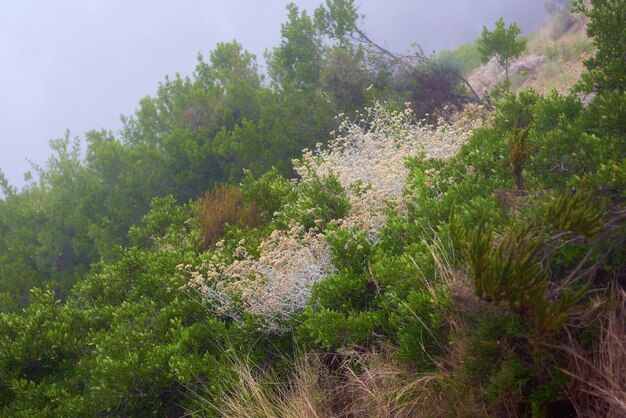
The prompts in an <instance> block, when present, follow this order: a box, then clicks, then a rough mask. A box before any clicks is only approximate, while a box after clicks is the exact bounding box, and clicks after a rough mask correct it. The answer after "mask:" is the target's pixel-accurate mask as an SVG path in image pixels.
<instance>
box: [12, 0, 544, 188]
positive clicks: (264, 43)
mask: <svg viewBox="0 0 626 418" xmlns="http://www.w3.org/2000/svg"><path fill="white" fill-rule="evenodd" d="M294 2H295V3H297V4H298V5H299V6H300V7H301V8H304V9H307V10H310V11H312V10H313V9H314V8H315V7H316V6H317V5H318V4H319V3H321V0H295V1H294ZM543 2H544V0H523V1H522V0H412V1H411V0H357V4H359V11H360V13H361V14H365V15H366V16H365V28H366V30H367V32H368V33H369V34H370V35H371V37H372V38H373V39H375V40H377V41H379V42H380V43H383V44H386V45H388V46H389V47H390V48H391V49H392V50H395V51H404V50H406V49H407V48H408V47H409V46H410V44H411V43H413V42H417V43H419V44H421V45H422V46H423V47H424V51H425V52H429V51H432V50H441V49H449V48H454V47H456V46H458V45H460V44H461V43H464V42H467V41H472V40H474V39H475V38H476V37H478V36H479V35H480V31H481V29H482V26H483V25H488V26H489V25H492V24H493V23H494V22H495V21H496V20H497V19H498V18H499V17H500V16H504V18H505V21H506V22H511V21H516V22H517V23H518V24H519V25H520V27H521V28H522V30H523V31H525V32H529V31H532V30H533V29H535V28H537V27H538V26H539V25H540V23H541V22H542V20H543V19H544V17H545V12H544V8H543ZM287 3H288V1H284V0H178V1H174V0H0V60H1V61H0V169H2V170H3V171H4V172H5V174H6V175H7V177H8V178H9V180H10V181H11V183H12V184H13V185H17V186H21V185H22V184H23V173H24V172H25V171H27V170H28V168H29V164H28V162H27V161H26V158H28V159H30V160H32V161H34V162H35V163H43V162H44V161H45V160H46V158H47V157H48V156H49V155H50V150H49V148H48V141H49V140H50V139H51V138H59V137H61V136H62V135H63V133H64V131H65V129H67V128H69V129H71V131H72V134H73V135H79V136H83V134H84V133H85V132H86V131H89V130H91V129H101V128H106V129H112V130H117V129H119V128H120V122H119V116H120V115H121V114H131V113H132V112H133V110H134V109H135V108H136V105H137V103H138V101H139V99H140V98H142V97H144V96H146V95H151V94H153V93H154V92H155V91H156V88H157V86H158V83H159V82H160V81H162V80H163V79H164V77H165V75H167V74H169V75H173V74H175V73H176V72H179V73H181V74H182V75H188V74H190V73H191V72H192V71H193V68H194V66H195V64H196V55H197V53H198V52H201V53H203V54H204V55H205V56H206V55H208V53H209V51H210V50H211V49H213V47H214V46H215V44H216V43H217V42H221V41H231V40H233V39H236V40H237V41H239V42H240V43H241V44H243V46H244V47H245V48H246V49H248V50H249V51H250V52H253V53H255V54H256V55H257V57H258V59H259V61H262V55H263V51H264V50H265V49H267V48H270V47H272V46H275V45H277V44H278V42H279V39H280V24H281V23H282V22H283V21H284V20H285V16H286V13H285V5H286V4H287Z"/></svg>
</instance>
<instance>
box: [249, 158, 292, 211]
mask: <svg viewBox="0 0 626 418" xmlns="http://www.w3.org/2000/svg"><path fill="white" fill-rule="evenodd" d="M241 193H242V194H243V196H244V198H245V199H246V201H248V202H250V203H252V204H254V205H255V206H256V207H257V208H258V210H259V216H260V218H261V219H262V220H263V221H265V222H267V221H269V220H270V219H272V218H273V217H274V213H275V212H278V211H279V210H280V209H281V208H282V207H283V205H285V204H287V202H289V201H290V198H291V196H293V185H292V184H291V182H290V181H289V180H287V179H286V178H285V177H283V176H282V175H281V174H280V173H279V172H278V170H276V169H275V168H272V169H271V170H270V171H268V172H267V173H265V174H263V175H262V176H261V177H259V178H258V179H254V178H253V177H252V173H250V172H248V173H246V176H245V177H244V178H243V181H242V183H241Z"/></svg>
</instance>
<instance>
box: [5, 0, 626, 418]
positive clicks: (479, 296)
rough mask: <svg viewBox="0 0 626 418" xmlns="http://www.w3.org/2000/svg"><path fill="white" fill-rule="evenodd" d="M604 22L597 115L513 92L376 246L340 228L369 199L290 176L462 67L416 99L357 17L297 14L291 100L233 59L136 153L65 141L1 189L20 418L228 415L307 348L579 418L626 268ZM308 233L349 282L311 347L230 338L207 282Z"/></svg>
mask: <svg viewBox="0 0 626 418" xmlns="http://www.w3.org/2000/svg"><path fill="white" fill-rule="evenodd" d="M592 3H593V4H594V6H596V7H594V9H590V10H589V11H587V13H589V14H590V16H591V18H592V24H591V27H592V31H595V32H593V33H594V34H595V35H594V36H595V37H596V39H597V41H598V56H597V57H596V58H597V59H596V61H594V63H595V64H594V67H593V68H592V71H591V73H590V74H591V75H589V76H588V77H591V78H590V80H591V79H593V83H594V85H595V86H596V87H598V96H597V97H596V99H595V100H594V101H593V102H592V103H590V104H589V105H588V106H586V107H583V105H582V104H581V103H580V102H579V101H578V100H577V99H576V98H575V96H573V95H570V96H565V97H564V96H560V95H558V94H556V93H550V94H548V95H545V96H540V95H539V94H537V93H536V92H533V91H530V90H528V91H522V92H520V93H519V94H510V93H504V94H502V96H501V97H500V98H499V99H498V101H496V103H495V106H496V109H495V113H494V116H493V124H492V125H489V126H486V127H484V128H481V129H478V130H476V131H474V133H473V134H472V136H471V138H469V139H468V140H467V142H466V143H465V144H464V145H463V146H462V148H461V150H460V151H459V152H458V153H457V154H456V155H455V156H453V157H451V158H449V159H446V160H439V159H426V158H425V157H423V156H419V157H413V158H409V159H408V160H407V162H406V167H407V168H408V170H409V176H408V178H407V179H406V187H405V192H404V196H403V210H401V211H394V210H389V213H388V217H387V221H386V223H385V225H384V226H383V228H382V229H381V230H379V231H377V233H376V234H374V233H372V232H371V231H361V230H359V229H356V228H350V229H348V228H343V227H340V226H339V223H338V222H334V221H336V220H339V219H341V218H344V217H346V215H348V214H349V211H350V201H349V199H348V197H347V196H346V192H345V190H344V187H343V186H342V185H341V183H340V182H339V181H338V179H337V178H336V177H334V176H333V175H328V176H324V177H319V176H316V175H315V174H314V173H313V172H312V170H310V171H311V172H309V173H306V175H305V176H304V177H305V179H303V181H299V182H298V181H289V180H287V177H285V175H286V174H291V168H290V166H289V164H290V160H291V158H293V157H294V156H296V155H298V152H299V151H300V150H301V149H302V148H305V147H308V148H310V147H312V146H313V145H314V143H315V142H317V141H318V140H320V139H324V138H326V137H327V135H326V132H328V131H329V130H330V129H332V128H333V127H334V122H333V120H332V118H331V117H330V115H331V114H332V113H333V111H332V110H331V109H333V108H336V109H337V110H339V111H351V110H354V109H355V108H356V107H358V106H360V105H361V104H362V101H364V100H366V98H369V97H370V96H369V95H371V97H377V96H378V97H380V96H379V95H387V97H396V98H398V100H405V99H406V98H407V97H409V98H410V99H411V100H414V101H415V103H414V107H415V108H416V109H426V108H428V107H430V106H435V104H434V103H435V102H437V100H438V97H440V96H439V95H438V94H439V93H438V91H439V87H441V86H443V90H445V91H447V92H450V91H455V90H454V89H455V88H456V87H457V86H456V85H454V84H451V83H450V82H449V76H450V75H451V74H452V73H451V72H449V71H448V69H449V68H447V67H446V66H445V65H443V66H439V67H436V68H435V67H425V68H417V69H415V71H416V72H414V73H413V72H411V73H410V76H409V77H408V78H406V79H401V77H399V75H398V74H397V73H394V71H392V70H390V68H391V67H389V66H388V65H389V62H385V60H384V59H382V60H381V61H380V62H378V63H377V62H375V60H374V59H373V58H372V57H371V56H368V54H367V53H366V51H365V50H363V49H359V48H357V47H355V45H354V44H352V43H351V41H350V39H351V37H353V36H359V34H358V32H357V29H358V28H357V27H356V26H355V22H356V19H357V18H358V15H357V14H356V9H355V5H354V2H352V1H339V0H335V1H330V0H329V1H327V2H326V3H325V5H324V6H321V7H320V8H319V9H318V10H317V11H316V12H315V17H314V18H312V17H310V16H309V15H307V14H306V13H305V12H300V10H299V9H297V7H296V6H294V5H291V6H289V8H288V11H289V18H288V22H287V23H285V25H283V31H282V36H283V38H282V42H281V45H280V46H279V47H278V48H276V49H275V50H274V51H273V53H272V55H271V60H270V76H271V77H272V80H273V81H274V84H273V85H272V86H266V85H265V84H264V83H263V77H262V76H261V74H260V73H259V71H258V68H257V66H256V63H255V58H254V56H252V55H251V54H249V53H248V52H246V51H245V50H244V49H243V48H242V47H241V45H239V44H238V43H236V42H232V43H228V44H219V45H218V46H217V47H216V49H215V50H214V51H213V52H212V53H211V54H210V57H209V60H208V61H207V62H205V61H204V59H203V58H202V57H200V58H199V62H198V65H197V67H196V70H195V72H194V74H193V76H192V77H187V78H183V77H180V76H177V77H175V78H174V79H166V80H165V82H164V83H162V84H161V85H160V86H159V88H158V90H157V92H156V95H155V96H154V97H147V98H144V99H143V100H142V101H141V103H140V105H139V108H138V109H137V112H136V113H135V114H134V115H133V116H132V117H128V118H125V121H124V131H123V133H122V135H121V136H120V137H119V138H117V137H116V136H115V135H113V134H112V133H111V132H106V131H101V132H91V133H90V134H88V137H87V142H88V146H87V150H86V151H87V153H86V156H85V159H82V158H81V155H82V152H81V150H80V147H79V144H78V141H72V140H71V139H70V138H69V135H68V136H66V137H65V138H62V139H60V140H57V141H54V142H53V143H52V147H53V149H54V150H55V156H54V157H53V158H52V159H51V160H50V161H48V163H47V164H46V165H45V166H44V167H42V168H35V170H36V172H37V174H38V176H39V177H38V181H33V182H31V183H30V184H29V185H28V186H27V187H26V188H25V189H24V190H22V191H18V190H16V189H14V188H12V187H11V186H10V185H9V184H8V183H7V182H6V179H4V176H2V175H0V187H1V188H2V192H3V194H4V198H3V199H2V200H0V304H2V305H1V306H2V308H1V309H2V310H3V311H4V313H0V415H2V416H11V417H13V416H150V415H154V416H181V415H184V414H185V413H189V412H190V411H197V410H201V409H204V408H205V405H203V401H201V400H199V399H198V397H197V394H201V395H202V396H205V397H206V398H207V400H208V401H209V402H210V403H212V404H218V403H219V400H220V399H222V398H223V396H224V394H227V393H230V391H232V390H234V389H233V387H234V386H235V383H233V382H235V381H236V377H237V376H236V375H235V374H234V372H233V370H232V364H233V362H232V356H233V355H234V356H245V357H246V358H247V359H249V360H250V361H251V362H252V363H254V364H259V365H263V367H266V368H270V369H272V370H273V371H276V372H277V373H278V374H280V373H281V371H283V369H284V368H285V363H289V362H290V361H291V360H292V358H291V356H292V355H293V353H294V352H296V351H297V350H296V347H301V346H303V347H304V348H305V349H308V348H311V349H314V350H315V349H321V350H325V351H331V352H335V353H336V354H339V355H341V354H340V353H342V349H343V348H345V347H353V348H356V349H357V350H360V351H370V352H375V351H376V350H378V349H379V345H382V346H390V345H391V346H393V347H395V348H396V350H395V359H396V360H398V361H400V362H402V363H408V364H409V365H410V367H412V368H411V369H410V370H412V371H415V370H418V371H420V372H428V373H429V374H428V375H420V376H419V379H418V380H416V381H415V382H418V383H419V384H418V385H417V386H420V385H422V382H423V381H424V379H423V377H424V376H427V377H428V379H430V378H431V377H432V380H429V382H430V381H432V382H434V383H433V385H432V386H430V387H431V388H432V390H433V391H435V392H436V391H437V390H439V389H440V390H447V388H450V387H451V385H452V386H453V385H454V384H457V385H459V386H458V387H460V388H462V389H461V390H460V391H465V390H467V388H472V393H477V394H478V395H477V397H478V398H480V400H481V401H483V402H484V403H485V405H486V407H485V408H484V409H482V410H481V411H482V412H484V413H485V414H487V415H493V416H498V415H502V414H503V412H502V411H507V413H510V412H511V411H515V413H517V414H519V415H530V414H535V415H536V416H541V415H544V416H548V415H550V414H551V413H552V411H556V410H557V406H562V405H565V409H562V410H564V411H569V410H570V409H571V405H568V404H567V402H566V401H564V398H565V393H566V388H567V387H568V384H569V382H568V380H567V379H566V373H564V372H561V370H563V369H565V368H566V367H568V365H567V361H566V357H565V356H564V355H563V353H562V352H559V351H554V350H552V349H551V347H554V346H558V345H563V344H570V343H571V344H579V345H581V346H584V347H588V346H589V345H590V344H591V343H593V342H595V340H596V339H597V332H596V331H595V330H594V329H589V327H587V323H581V322H579V318H580V315H574V314H573V313H579V312H585V315H584V316H585V318H591V319H593V316H594V315H596V312H598V311H599V309H597V301H598V300H601V297H602V293H601V292H602V289H606V288H610V287H611V286H615V283H616V282H617V281H619V280H622V279H623V272H624V263H625V261H626V253H625V252H624V248H626V242H625V239H626V238H625V237H626V223H625V219H626V214H625V213H626V209H625V208H624V204H625V202H626V194H625V193H626V192H625V190H626V186H625V185H626V159H625V158H624V155H626V148H625V147H626V143H625V141H624V137H625V135H626V122H625V121H626V119H625V118H624V114H626V94H625V93H624V92H623V86H621V85H620V84H619V80H620V78H619V77H616V76H615V73H614V71H615V68H617V67H613V65H614V62H613V61H614V58H615V55H614V54H615V51H619V48H618V47H617V46H615V48H617V49H615V48H613V47H609V46H608V45H605V44H607V43H608V42H609V41H610V40H614V39H617V38H613V37H611V36H613V35H611V36H609V35H610V34H609V33H608V31H613V30H615V29H616V28H615V27H611V25H612V24H613V23H612V22H613V21H612V20H611V19H614V18H615V15H614V14H611V13H609V12H611V11H615V10H618V9H615V8H613V9H612V8H611V7H617V6H616V4H617V3H615V4H613V3H610V4H609V3H607V4H606V5H605V4H604V3H602V2H600V3H598V2H593V1H592ZM594 13H595V14H594ZM618 17H619V15H618ZM602 22H605V23H606V27H607V32H606V33H603V30H604V29H603V28H601V27H600V25H601V24H603V23H602ZM485 31H486V29H485ZM601 32H602V33H601ZM517 34H518V30H517V29H516V26H515V25H512V26H511V27H509V28H508V29H506V28H505V27H504V23H503V22H502V20H500V22H498V24H497V27H496V31H494V32H489V31H486V35H487V36H486V38H485V37H484V38H485V39H491V40H492V41H493V40H494V39H495V38H497V37H499V36H502V37H503V39H504V40H506V41H507V42H512V43H513V44H515V45H517V46H516V47H515V48H518V49H519V48H520V47H519V43H518V41H516V37H517ZM618 35H619V34H617V35H615V36H618ZM611 42H612V41H611ZM494 44H495V45H501V44H499V43H497V42H495V41H494ZM502 45H504V44H502ZM509 46H510V45H509ZM507 48H509V47H507ZM515 48H512V49H511V48H509V49H506V48H505V49H504V50H505V52H507V53H512V52H511V51H513V52H516V51H517V50H516V49H515ZM494 51H495V50H494ZM492 52H493V51H492ZM464 53H465V52H463V54H464ZM459 54H461V53H460V52H459ZM463 54H461V55H463ZM468 54H470V52H468ZM472 54H473V53H472ZM470 55H471V54H470ZM502 56H504V55H502ZM511 56H513V55H510V56H509V58H510V57H511ZM600 75H601V77H600ZM596 76H598V77H600V78H597V77H596ZM594 77H595V78H594ZM603 77H604V78H603ZM371 80H373V81H371ZM407 80H408V81H407ZM432 80H435V81H437V80H440V81H441V84H437V83H431V84H432V86H435V85H438V86H439V87H437V88H436V89H434V90H428V88H429V83H430V81H432ZM603 80H604V81H603ZM370 83H371V84H372V86H371V89H369V90H368V89H367V87H365V86H366V85H369V84H370ZM394 83H395V84H394ZM402 83H404V84H402ZM398 86H401V87H398ZM446 89H447V90H446ZM611 89H613V91H608V90H611ZM431 93H432V94H435V93H437V94H435V96H436V97H434V98H433V99H432V100H431V98H428V97H426V96H428V95H431ZM419 94H425V95H426V96H424V97H422V96H419ZM442 94H443V93H442ZM444 96H445V94H444ZM441 97H443V96H441ZM435 99H437V100H435ZM440 102H441V101H440ZM440 102H437V103H440ZM395 105H396V103H390V104H389V106H395ZM420 106H422V107H420ZM271 167H275V168H271ZM300 168H306V167H300ZM244 169H246V170H247V171H245V172H244ZM0 174H1V173H0ZM236 182H241V184H240V186H239V187H235V186H224V187H222V188H218V189H214V192H213V193H210V194H208V195H206V197H205V198H203V199H201V200H200V201H198V202H195V203H194V202H193V201H191V202H189V203H186V204H180V203H181V202H188V201H189V199H196V198H199V197H200V196H202V195H203V193H205V192H206V190H211V188H213V187H214V186H215V185H217V184H222V183H236ZM362 186H363V185H356V186H355V187H357V188H358V187H362ZM522 191H523V193H521V192H522ZM251 207H254V208H256V210H258V213H256V211H255V213H252V212H251V211H249V208H251ZM199 214H200V216H198V215H199ZM257 215H258V219H257ZM294 222H295V223H299V224H302V225H303V226H304V227H305V228H313V229H315V230H316V232H319V233H320V234H323V236H324V237H326V243H327V244H328V248H329V249H330V254H326V255H327V256H332V263H333V266H334V270H333V271H332V273H328V277H326V278H325V279H323V280H320V281H318V282H317V283H316V284H315V285H314V286H313V288H312V290H311V297H310V299H309V300H308V306H307V307H306V309H304V310H303V311H298V312H297V313H296V314H294V316H293V318H291V321H292V322H291V323H290V325H291V326H292V328H293V329H292V331H293V332H285V333H283V334H280V335H279V334H276V333H268V332H264V331H262V329H260V327H259V325H260V324H262V321H261V319H262V318H260V316H259V315H256V314H251V313H248V314H246V315H244V316H243V317H242V318H241V319H237V320H234V319H233V318H231V317H227V316H226V315H223V314H221V313H220V311H219V308H220V306H218V305H217V302H216V299H215V298H208V297H205V296H206V295H204V294H199V293H196V292H193V291H191V290H190V289H192V288H190V287H188V285H189V277H188V275H186V274H185V273H190V274H193V273H198V274H200V272H193V271H189V269H190V268H191V269H192V268H200V269H201V268H205V267H207V265H208V264H220V263H228V262H231V261H233V260H239V261H242V260H241V257H240V255H238V254H236V253H235V249H236V248H238V247H239V248H240V247H241V246H244V247H245V249H246V251H247V253H248V255H249V257H250V258H249V259H246V260H247V262H251V263H252V262H256V261H258V259H259V258H260V256H261V249H260V248H259V247H260V244H261V242H263V240H264V239H265V238H266V237H267V236H268V235H269V234H270V233H271V232H272V231H274V230H276V229H281V228H283V229H285V228H288V227H289V226H290V224H293V223H294ZM321 236H322V235H320V237H321ZM218 237H219V238H220V239H223V240H224V245H223V246H222V247H221V250H220V251H215V252H212V250H211V249H209V250H207V251H203V248H202V244H203V243H204V245H205V248H206V247H210V244H211V243H213V242H214V241H215V240H216V239H218ZM326 243H323V244H324V245H323V247H324V248H325V249H326V248H327V247H326ZM460 254H463V257H461V256H460ZM271 261H272V262H283V261H284V260H283V261H281V260H271ZM287 261H292V260H287ZM187 266H191V267H187ZM198 266H200V267H198ZM207 268H208V267H207ZM192 270H193V269H192ZM325 274H326V273H325ZM194 277H197V276H194ZM468 277H469V279H470V282H469V283H467V282H466V279H467V278H468ZM79 278H81V279H82V280H79V281H77V280H78V279H79ZM213 279H215V277H213V276H212V278H211V279H208V278H207V280H213ZM217 280H219V278H218V279H217ZM233 280H234V279H233ZM259 280H267V278H264V277H260V278H259ZM42 282H46V283H48V286H47V287H44V288H43V289H37V288H35V289H33V290H30V289H31V288H32V287H37V285H39V284H41V283H42ZM75 282H76V284H74V286H73V287H72V288H71V290H70V287H71V285H72V284H73V283H75ZM57 283H58V285H57ZM215 287H217V285H215ZM29 290H30V291H29ZM186 290H188V291H186ZM306 290H308V289H306ZM465 290H467V292H464V291H465ZM305 293H306V292H305ZM306 296H308V293H307V294H306ZM27 302H30V303H29V304H28V303H27ZM22 308H23V309H22ZM20 309H21V310H20ZM571 325H574V326H573V327H570V326H571ZM583 325H584V327H583ZM580 328H587V331H585V332H580V331H579V329H580ZM337 373H339V371H337ZM338 377H342V376H340V375H338ZM415 382H413V381H412V382H410V383H412V384H413V383H415ZM411 387H416V386H415V385H413V386H411ZM452 389H454V387H452ZM429 390H431V389H429ZM456 390H457V391H459V389H458V388H456ZM437 395H439V394H437ZM402 396H404V395H402ZM461 399H463V398H462V397H461ZM464 406H465V405H461V407H464ZM456 407H457V411H458V410H459V409H458V408H459V407H458V405H457V406H456ZM567 408H570V409H567ZM216 411H218V409H213V410H212V412H210V413H214V414H217V413H218V412H216ZM462 412H464V410H462Z"/></svg>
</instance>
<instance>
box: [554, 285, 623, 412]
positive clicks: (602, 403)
mask: <svg viewBox="0 0 626 418" xmlns="http://www.w3.org/2000/svg"><path fill="white" fill-rule="evenodd" d="M608 304H609V305H610V309H608V312H607V313H606V315H604V316H603V317H601V319H600V322H601V323H602V326H601V331H600V338H599V339H598V341H597V342H596V344H595V345H594V346H593V348H592V349H591V350H589V349H585V348H583V347H580V345H578V344H573V343H570V344H569V345H567V346H565V347H562V349H563V350H564V351H565V352H566V353H567V354H569V357H570V364H569V365H568V370H565V373H566V374H568V375H569V376H570V377H572V378H573V381H572V385H571V387H570V391H569V395H570V397H571V400H572V403H573V404H574V405H576V408H577V412H578V414H579V415H580V416H596V417H607V418H619V417H624V416H626V292H624V290H623V289H620V290H619V294H618V295H617V296H616V297H614V298H613V300H609V302H608Z"/></svg>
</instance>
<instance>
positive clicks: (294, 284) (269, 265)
mask: <svg viewBox="0 0 626 418" xmlns="http://www.w3.org/2000/svg"><path fill="white" fill-rule="evenodd" d="M220 247H221V246H218V249H217V250H216V251H215V252H213V253H211V254H209V255H208V258H207V259H206V260H205V262H203V263H202V265H201V266H199V267H197V268H196V267H193V266H190V265H179V266H178V269H179V270H181V271H184V272H186V273H187V274H188V275H189V276H190V280H189V283H188V285H187V286H188V287H190V288H193V289H195V290H197V291H198V292H200V293H201V294H202V295H203V296H204V297H206V298H207V299H209V302H211V305H212V306H215V307H216V313H217V314H219V315H222V316H228V317H231V318H233V319H235V320H241V319H242V317H243V315H244V314H252V315H255V316H258V317H259V318H261V320H262V322H263V324H264V325H265V327H266V328H267V330H268V331H275V332H280V331H284V330H285V326H286V324H287V322H288V320H289V319H290V317H291V316H292V315H293V314H294V313H296V312H298V311H300V310H301V309H303V308H304V307H305V305H306V303H307V301H308V300H309V296H310V291H311V287H312V286H313V284H314V283H316V282H318V281H320V280H322V279H324V278H325V277H327V276H328V275H329V274H332V273H333V272H334V267H333V265H332V262H331V257H332V256H331V252H330V249H329V246H328V243H327V242H326V240H325V239H324V237H323V235H322V234H321V233H319V232H317V231H315V230H314V229H309V230H308V231H307V230H305V229H304V228H303V227H302V226H301V225H292V227H291V228H289V229H287V230H275V231H274V232H272V233H271V234H270V235H269V237H268V238H267V239H266V240H264V241H263V242H262V244H261V245H260V247H259V250H260V255H259V257H258V258H255V257H253V256H251V255H250V254H249V253H248V251H247V250H246V248H245V242H243V240H242V241H240V242H239V245H238V246H237V248H236V249H235V254H234V255H235V259H234V261H231V262H230V263H226V262H224V259H225V257H224V254H222V253H221V250H220Z"/></svg>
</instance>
